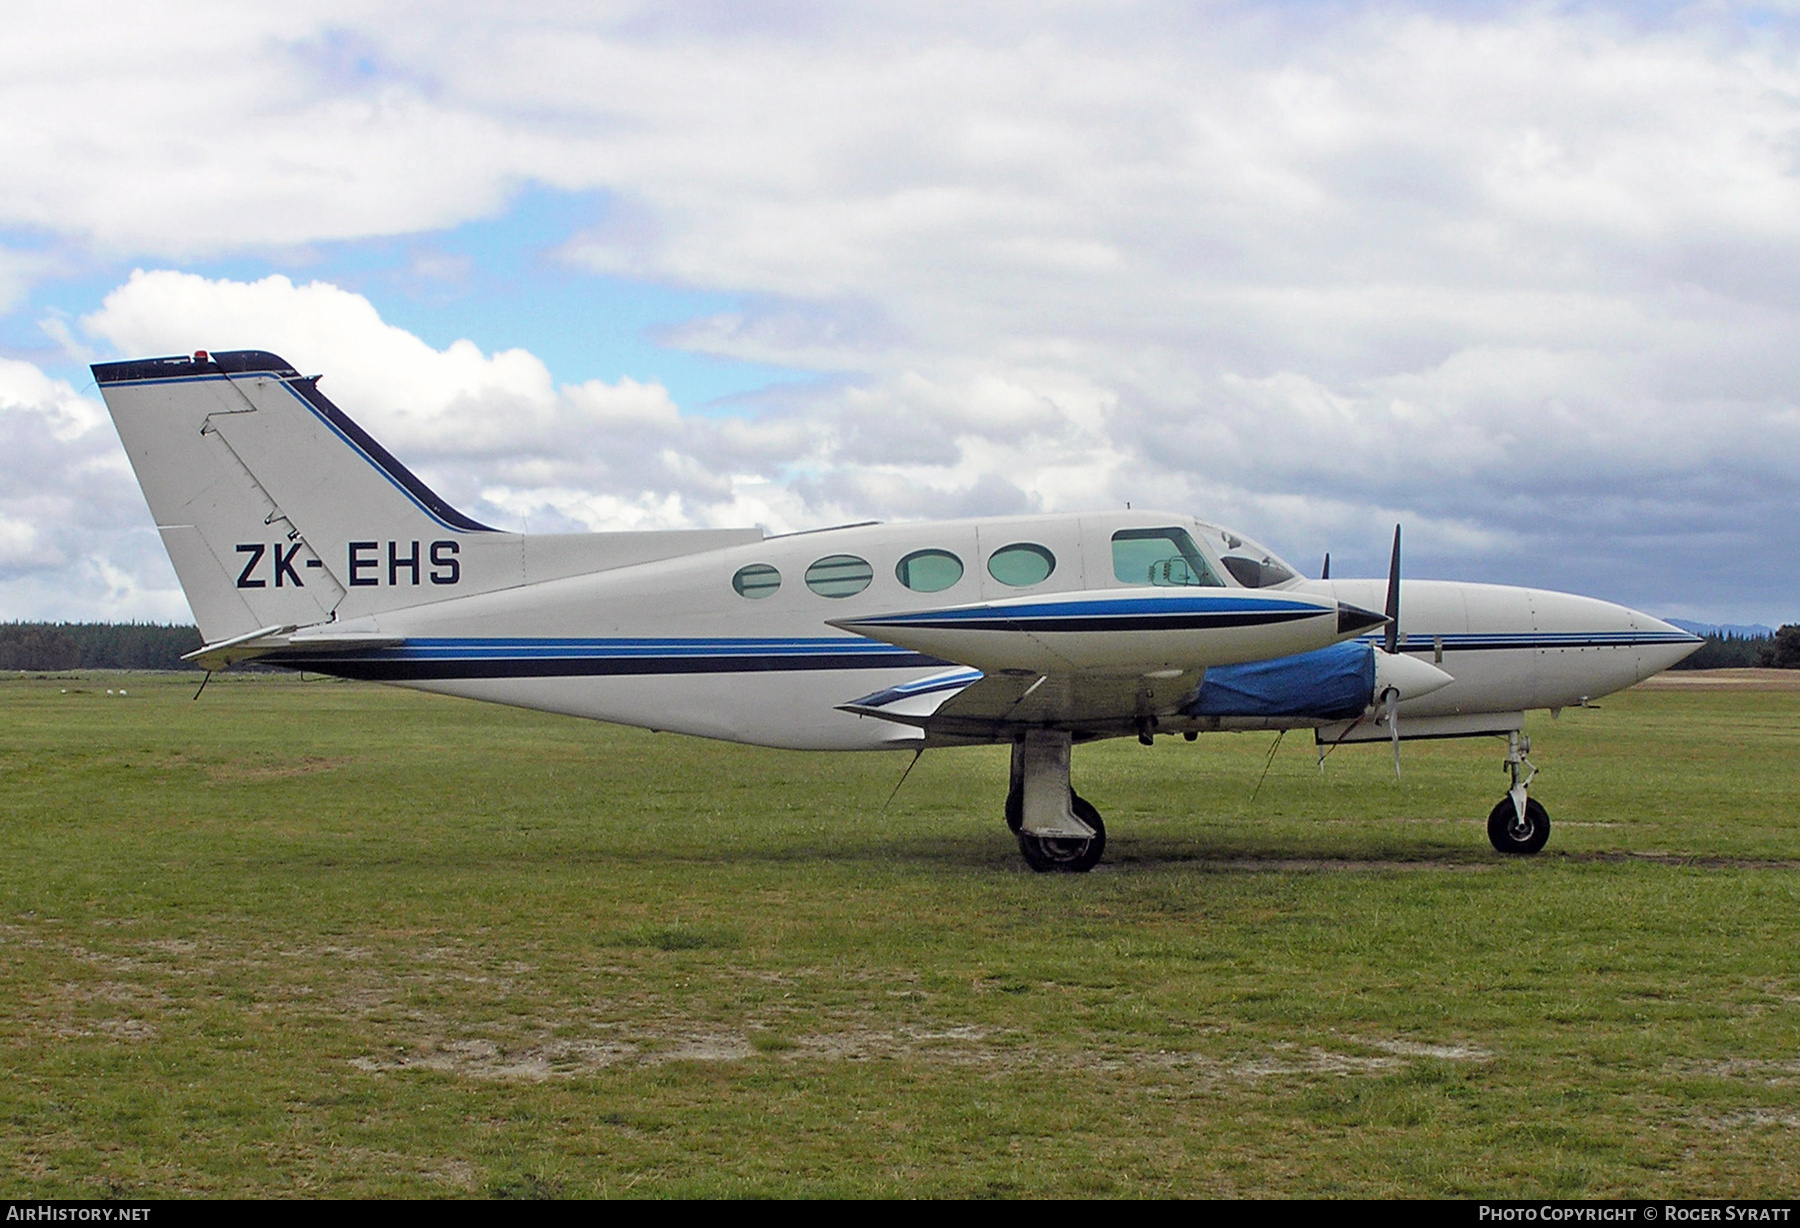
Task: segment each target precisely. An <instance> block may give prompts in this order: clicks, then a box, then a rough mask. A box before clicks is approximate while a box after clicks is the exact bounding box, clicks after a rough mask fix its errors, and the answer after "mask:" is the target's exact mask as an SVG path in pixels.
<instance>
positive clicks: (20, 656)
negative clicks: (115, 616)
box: [0, 623, 200, 670]
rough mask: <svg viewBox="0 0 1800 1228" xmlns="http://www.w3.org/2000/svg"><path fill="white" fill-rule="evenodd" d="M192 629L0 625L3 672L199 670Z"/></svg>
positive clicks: (0, 666)
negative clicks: (187, 655)
mask: <svg viewBox="0 0 1800 1228" xmlns="http://www.w3.org/2000/svg"><path fill="white" fill-rule="evenodd" d="M198 647H200V632H199V631H198V630H197V629H196V628H193V627H165V626H163V625H162V624H160V623H0V670H20V669H23V670H59V669H198V668H199V666H197V665H195V664H194V663H193V662H192V661H183V660H182V659H181V654H182V653H184V652H193V651H194V650H195V649H196V648H198Z"/></svg>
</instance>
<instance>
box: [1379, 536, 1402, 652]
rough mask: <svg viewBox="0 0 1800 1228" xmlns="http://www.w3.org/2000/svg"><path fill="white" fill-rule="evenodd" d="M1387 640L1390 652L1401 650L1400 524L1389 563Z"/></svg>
mask: <svg viewBox="0 0 1800 1228" xmlns="http://www.w3.org/2000/svg"><path fill="white" fill-rule="evenodd" d="M1386 613H1387V619H1388V625H1387V642H1386V643H1385V644H1383V645H1382V647H1383V648H1384V649H1385V650H1386V651H1387V652H1388V653H1390V654H1392V653H1396V652H1399V651H1400V526H1399V525H1395V526H1394V557H1393V559H1392V560H1390V561H1389V563H1388V591H1387V611H1386Z"/></svg>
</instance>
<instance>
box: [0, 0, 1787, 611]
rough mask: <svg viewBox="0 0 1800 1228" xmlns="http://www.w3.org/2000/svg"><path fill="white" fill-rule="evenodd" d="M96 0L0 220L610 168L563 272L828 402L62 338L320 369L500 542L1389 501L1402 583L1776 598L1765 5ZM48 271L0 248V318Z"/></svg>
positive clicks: (150, 245)
mask: <svg viewBox="0 0 1800 1228" xmlns="http://www.w3.org/2000/svg"><path fill="white" fill-rule="evenodd" d="M99 12H100V10H98V9H96V10H95V12H94V13H91V14H89V15H88V16H87V17H85V18H84V17H83V15H82V14H81V13H80V12H79V11H77V12H74V13H71V12H70V10H69V9H68V6H67V5H59V6H55V7H54V8H52V7H50V6H47V5H46V6H27V7H26V8H25V9H24V10H23V11H22V12H21V14H19V15H18V17H17V19H16V20H9V31H8V33H9V37H8V39H7V41H6V43H5V44H4V46H0V67H3V68H5V69H6V71H5V72H3V73H0V114H5V115H9V116H11V117H13V118H12V119H10V120H8V121H6V122H0V159H3V161H0V165H5V166H6V167H7V168H8V169H7V171H6V172H5V173H6V176H7V191H6V192H4V193H0V227H12V228H15V229H18V228H23V229H27V230H33V231H37V232H41V233H47V234H50V235H53V236H56V237H57V239H58V241H59V242H62V243H64V244H65V245H72V246H73V247H79V246H81V245H83V244H86V245H89V246H91V247H92V248H93V249H94V250H97V251H103V252H115V253H130V254H132V256H133V258H137V259H141V260H142V262H143V263H144V264H145V265H146V267H151V266H156V265H167V264H169V263H175V262H179V261H180V260H181V259H182V258H185V257H189V256H200V255H219V254H229V253H233V252H241V251H244V250H249V249H259V250H269V249H273V248H277V247H280V246H283V245H304V244H307V243H317V242H320V241H324V240H330V239H333V238H342V237H360V236H370V235H380V234H419V233H423V232H427V231H430V230H433V229H437V228H442V227H445V226H450V225H454V224H456V223H457V222H460V221H463V220H467V219H471V218H476V217H482V216H491V215H493V214H495V213H496V212H498V211H500V210H501V209H502V207H503V202H504V201H505V200H506V199H507V197H508V194H509V193H511V192H514V191H515V190H516V189H517V188H518V187H519V186H521V185H523V184H527V183H538V184H546V185H551V186H553V187H557V188H565V189H570V190H584V191H587V190H597V191H599V192H601V193H604V194H605V196H606V199H607V200H608V201H609V202H611V203H610V204H609V206H608V209H607V212H606V214H605V216H603V217H600V218H596V219H595V223H594V225H593V226H592V227H591V228H590V229H589V230H588V231H586V232H584V233H583V234H581V235H579V236H577V237H575V238H574V239H573V240H571V241H570V242H568V243H567V244H566V245H565V246H564V248H563V249H562V257H563V258H564V259H565V260H567V261H569V262H570V263H572V264H573V265H575V266H577V267H582V268H587V269H592V270H599V271H604V272H609V273H617V274H624V275H627V276H631V277H641V278H646V279H650V280H653V281H656V282H659V283H675V284H684V285H691V286H698V287H703V288H708V289H720V290H728V291H734V292H738V293H740V294H741V295H742V296H743V301H742V303H741V305H740V307H739V308H737V309H735V310H732V311H728V312H723V313H720V314H718V315H716V316H713V317H710V318H707V319H702V320H695V321H690V322H688V323H687V324H685V325H683V326H681V327H678V328H674V329H671V330H669V332H668V334H667V335H668V337H669V338H670V340H671V341H672V342H674V343H677V344H680V345H683V346H686V347H689V348H692V349H694V350H697V351H701V352H707V353H715V354H720V355H726V356H733V357H740V358H746V359H751V360H754V361H758V362H770V363H777V364H786V365H792V366H798V367H801V368H807V369H812V370H820V371H830V372H833V373H835V375H836V378H835V379H834V381H833V382H831V383H827V384H815V385H805V386H800V387H792V388H778V389H772V390H770V391H769V392H768V393H767V394H766V395H765V396H764V397H763V398H762V399H761V400H760V402H759V403H758V405H757V406H756V411H757V412H755V413H753V414H751V415H750V416H748V417H746V418H743V419H736V420H729V421H722V420H712V419H702V418H697V417H693V416H684V415H682V414H680V413H679V412H678V408H677V407H676V406H675V405H674V403H673V401H672V400H671V399H670V398H669V396H668V394H667V392H666V391H665V390H664V389H663V388H662V387H661V386H660V385H657V384H654V383H640V382H634V381H632V380H624V381H621V382H618V383H593V384H585V385H581V386H578V387H572V386H559V385H558V384H557V383H556V381H555V379H554V378H553V374H552V373H551V372H550V371H549V370H547V369H546V368H545V365H544V364H543V363H542V362H541V361H539V360H538V359H537V358H536V357H535V356H533V355H532V354H531V353H528V352H526V351H525V350H509V351H504V352H501V353H497V354H489V353H483V352H482V351H480V350H479V349H478V348H477V347H476V346H474V345H472V344H469V343H458V344H456V345H452V346H449V347H447V348H444V349H441V350H440V349H435V348H433V347H431V346H429V345H427V344H426V343H425V342H423V341H422V340H420V339H419V338H418V337H416V336H413V335H412V334H410V333H407V332H405V331H404V330H401V329H398V328H395V327H393V326H391V325H389V324H387V323H385V322H383V321H382V320H381V318H380V315H379V312H378V311H377V310H376V309H375V307H374V306H373V305H372V304H370V303H369V302H368V301H367V300H366V299H363V298H361V297H360V296H358V295H355V294H352V293H349V292H347V291H345V290H343V289H341V288H338V287H335V286H331V285H326V284H322V283H313V284H294V283H292V282H290V281H288V280H286V279H284V278H269V279H265V280H262V281H257V282H252V283H233V282H227V281H220V280H208V279H204V278H200V277H195V276H191V275H187V274H182V273H176V272H169V271H160V272H148V273H143V274H140V275H138V276H135V277H134V278H133V279H132V280H131V281H130V282H129V283H128V284H127V285H125V286H123V287H120V288H119V289H118V290H116V291H115V292H114V293H113V294H112V295H110V296H109V297H108V299H107V301H106V302H105V304H103V305H101V306H100V307H99V308H98V310H96V311H95V312H93V313H92V314H90V315H88V316H86V317H85V318H84V320H83V326H84V327H85V328H86V330H87V331H88V334H89V336H91V337H94V338H97V339H101V340H104V341H106V342H108V343H110V344H111V345H113V346H115V347H117V348H118V349H119V350H121V351H126V352H131V353H151V352H175V351H186V350H191V349H195V348H201V347H205V348H231V347H235V346H256V347H261V348H275V349H278V350H280V351H281V352H282V353H283V354H284V355H285V356H286V357H288V358H290V359H291V360H292V361H294V362H296V363H297V364H298V365H300V366H302V367H304V368H306V369H308V370H309V371H311V370H320V371H324V372H325V373H326V376H327V379H326V384H325V387H326V390H327V391H328V393H329V394H330V395H332V396H333V397H334V398H336V399H338V400H340V401H341V402H342V403H344V404H345V405H346V407H347V408H350V409H351V411H352V412H353V413H355V414H357V416H359V417H361V418H363V419H365V420H366V421H367V423H368V425H369V426H370V427H371V429H373V430H375V432H376V433H377V434H378V435H379V436H380V437H381V438H383V440H384V441H385V442H387V443H388V444H389V445H390V446H391V447H393V448H394V449H395V450H396V451H398V452H400V453H402V454H403V455H404V456H406V457H407V458H408V459H409V460H416V461H418V463H419V467H420V468H421V469H422V470H425V471H427V472H428V473H430V474H431V476H432V479H433V480H434V481H437V482H439V483H441V484H442V485H443V486H444V488H445V491H446V493H447V494H449V495H451V496H452V497H453V498H456V499H458V500H461V501H464V502H469V503H471V504H477V505H479V506H480V507H481V508H482V509H484V510H485V511H487V513H488V514H492V515H496V516H502V517H505V516H512V517H515V518H518V519H524V518H526V517H529V518H530V519H531V520H532V523H533V525H534V526H536V525H538V524H539V523H540V522H543V523H555V524H564V525H590V526H593V527H625V526H627V525H636V524H665V523H676V522H686V523H708V524H711V523H719V522H720V518H723V517H727V516H730V517H734V518H738V519H743V518H749V519H761V520H764V521H766V522H768V523H770V524H772V525H774V526H776V527H803V526H805V525H810V524H816V523H821V522H824V521H829V520H832V519H839V518H843V519H855V518H861V517H864V516H867V515H928V514H933V513H938V512H979V511H987V510H1003V509H1004V510H1015V509H1023V508H1028V507H1037V508H1046V509H1052V508H1066V507H1077V506H1095V505H1104V504H1114V503H1117V502H1120V501H1123V500H1125V499H1131V500H1133V501H1134V502H1136V503H1138V504H1139V505H1142V504H1143V503H1144V502H1146V501H1151V500H1154V501H1157V502H1163V503H1172V504H1176V505H1178V506H1183V507H1187V508H1191V509H1192V510H1195V511H1199V512H1201V513H1203V514H1207V515H1211V516H1215V517H1217V518H1219V519H1223V520H1228V521H1231V520H1237V521H1241V523H1242V527H1244V528H1245V529H1247V530H1248V531H1250V532H1252V533H1253V534H1255V535H1257V536H1259V537H1265V538H1267V539H1269V540H1270V542H1271V544H1272V545H1275V546H1276V547H1277V548H1281V549H1286V550H1289V551H1291V552H1292V553H1294V554H1296V555H1305V556H1306V558H1307V559H1310V557H1311V555H1312V554H1313V552H1314V551H1316V550H1318V549H1320V548H1324V547H1330V548H1333V549H1334V550H1335V551H1336V552H1337V553H1338V556H1339V558H1340V560H1345V561H1346V562H1348V561H1350V560H1351V559H1355V558H1356V556H1357V555H1358V554H1359V553H1360V554H1361V556H1362V559H1363V560H1366V562H1367V563H1368V564H1371V565H1379V557H1380V555H1379V551H1380V543H1381V542H1382V540H1383V539H1384V536H1385V530H1384V529H1383V528H1382V522H1384V521H1385V522H1387V523H1389V524H1391V518H1392V517H1396V516H1398V517H1404V518H1405V519H1406V520H1407V521H1408V523H1409V524H1411V525H1414V526H1416V528H1417V531H1416V532H1415V533H1414V534H1413V535H1412V537H1411V539H1410V540H1412V541H1413V542H1414V543H1416V550H1417V553H1416V555H1415V557H1416V558H1417V559H1418V560H1419V562H1420V565H1421V566H1422V567H1425V568H1428V569H1432V570H1437V571H1450V570H1461V571H1462V572H1463V573H1464V574H1469V575H1481V576H1486V577H1490V578H1496V579H1526V580H1534V581H1538V582H1543V583H1558V584H1565V585H1567V586H1569V587H1573V588H1578V589H1584V590H1588V591H1595V592H1597V593H1600V594H1601V595H1607V596H1614V597H1619V598H1622V599H1627V600H1632V601H1636V602H1639V603H1642V604H1649V605H1656V604H1657V602H1658V600H1659V599H1667V600H1674V597H1673V596H1671V594H1674V593H1675V592H1676V590H1677V589H1680V588H1683V587H1684V586H1686V587H1692V588H1710V589H1711V590H1712V591H1715V592H1718V593H1721V594H1723V596H1721V597H1720V598H1719V599H1718V600H1719V603H1720V606H1721V609H1722V611H1724V610H1727V607H1729V609H1730V610H1741V611H1743V612H1744V613H1745V614H1747V615H1748V614H1754V615H1755V616H1758V617H1763V618H1772V617H1782V616H1783V611H1782V610H1781V609H1778V608H1777V607H1778V606H1781V605H1782V603H1786V604H1787V605H1788V606H1790V607H1791V606H1792V605H1793V604H1794V603H1795V602H1796V600H1797V599H1800V589H1797V588H1796V586H1795V585H1794V584H1793V582H1792V581H1790V580H1787V579H1785V578H1782V577H1781V576H1779V575H1778V574H1775V569H1773V568H1772V567H1771V566H1770V565H1769V563H1770V561H1772V560H1774V559H1778V558H1785V557H1791V555H1792V553H1793V550H1794V547H1795V546H1796V544H1800V543H1797V542H1796V540H1795V530H1793V529H1792V528H1789V527H1787V526H1788V525H1789V518H1788V516H1787V514H1786V510H1785V509H1786V508H1787V507H1788V506H1790V505H1791V504H1792V503H1793V501H1794V498H1795V496H1796V495H1797V494H1800V448H1796V447H1795V444H1797V443H1800V439H1797V438H1796V431H1797V429H1800V428H1797V427H1796V412H1795V404H1796V402H1795V394H1794V391H1793V390H1794V389H1795V388H1796V387H1800V359H1797V358H1796V353H1795V349H1794V347H1793V345H1792V341H1791V339H1792V337H1793V335H1794V333H1795V325H1796V323H1800V319H1797V318H1796V317H1797V314H1800V294H1796V291H1795V289H1794V287H1795V286H1796V285H1800V175H1797V174H1796V173H1795V167H1794V159H1793V153H1792V151H1793V149H1794V147H1795V141H1796V137H1797V136H1800V58H1797V56H1796V53H1795V50H1794V46H1795V38H1794V35H1795V33H1796V30H1795V28H1794V26H1793V23H1792V22H1791V21H1790V20H1789V19H1787V18H1785V17H1782V16H1780V15H1777V16H1775V17H1774V18H1768V15H1767V14H1764V15H1763V16H1761V17H1758V18H1757V20H1756V21H1751V20H1749V19H1748V18H1740V17H1739V15H1738V11H1737V10H1735V9H1733V8H1732V7H1730V6H1700V7H1696V8H1692V9H1678V10H1672V11H1670V12H1669V13H1666V14H1662V15H1652V16H1650V17H1642V16H1640V15H1638V14H1637V13H1636V12H1635V11H1633V10H1629V9H1623V8H1621V9H1619V10H1617V11H1609V10H1607V9H1605V8H1603V7H1600V6H1580V7H1575V8H1555V7H1547V6H1541V5H1519V6H1506V5H1501V6H1483V7H1482V8H1480V10H1479V12H1478V13H1477V14H1476V15H1473V16H1466V15H1463V14H1462V13H1461V12H1460V11H1458V10H1456V9H1454V8H1451V9H1445V10H1443V11H1436V10H1433V9H1431V8H1430V7H1408V6H1402V5H1368V6H1342V7H1326V8H1322V9H1321V8H1315V7H1310V6H1301V7H1300V8H1280V7H1277V8H1273V9H1271V8H1268V7H1266V6H1233V5H1222V6H1191V5H1186V4H1174V3H1169V4H1160V3H1146V4H1141V5H1133V6H1128V7H1126V8H1125V9H1123V10H1121V9H1120V8H1119V7H1118V6H1116V5H1083V4H1066V5H1057V6H1052V7H1049V8H1045V7H1042V6H1039V7H1035V8H1032V9H1029V10H1021V9H1018V8H1017V7H1016V6H1007V5H992V6H986V5H980V4H963V5H956V6H919V5H916V4H908V5H889V6H880V5H877V6H867V7H862V8H858V9H857V10H855V11H854V12H850V11H847V10H841V9H839V8H837V7H835V6H810V5H806V4H800V5H782V6H775V7H773V8H763V9H755V8H753V9H745V8H743V7H742V6H737V5H723V4H719V5H706V4H700V5H690V6H682V8H681V10H680V12H679V14H678V15H677V14H674V13H672V12H670V11H667V10H664V9H663V8H661V7H660V6H653V5H638V4H624V3H621V4H616V5H611V6H605V7H598V6H586V7H578V8H577V9H573V10H572V9H569V8H568V7H567V6H563V5H559V4H544V5H538V6H532V5H527V6H524V7H520V6H510V7H507V8H504V9H495V8H492V7H491V6H478V5H461V6H457V5H452V6H448V7H445V6H440V7H438V8H436V9H434V10H433V11H432V13H431V14H430V15H429V17H427V18H425V19H421V17H420V13H419V11H418V10H417V9H416V8H415V7H413V6H410V5H403V4H394V5H385V6H384V5H380V4H368V3H358V4H356V5H349V4H347V3H346V4H322V5H314V6H307V7H306V9H305V11H304V12H299V13H296V12H293V11H285V10H284V11H275V10H268V11H266V12H265V11H260V10H257V9H255V8H250V9H245V8H243V7H242V6H236V5H233V6H230V7H225V6H222V5H219V6H211V7H209V6H207V5H203V4H192V5H184V6H144V7H140V8H138V9H130V10H124V11H121V10H117V9H116V8H115V7H114V6H107V7H106V9H105V10H104V12H105V18H106V20H105V23H104V27H105V30H106V35H105V37H104V38H103V39H102V38H99V37H95V36H94V35H93V34H92V33H91V32H90V31H91V30H92V29H94V28H97V26H98V24H99V23H98V19H97V14H98V13H99ZM27 117H28V118H27ZM39 259H40V258H39V257H36V256H32V255H30V254H29V253H24V254H21V253H17V252H15V253H11V254H4V253H0V298H4V296H5V294H6V293H7V292H8V291H7V290H6V286H7V285H8V284H9V283H8V280H7V279H8V278H9V277H10V278H12V279H13V282H15V283H18V284H23V279H27V278H29V277H31V276H33V275H34V272H33V270H34V269H35V268H36V267H37V266H36V265H33V264H32V261H33V260H39ZM46 267H47V266H46ZM417 271H418V272H419V273H420V274H421V275H432V276H449V277H452V278H461V277H463V276H464V275H465V273H466V268H465V266H462V265H443V264H439V265H433V266H431V268H424V267H421V268H420V269H419V270H417ZM12 293H13V294H14V295H15V297H16V295H17V293H18V291H17V290H14V291H12ZM65 341H68V342H70V343H71V344H74V342H73V339H72V338H65ZM33 395H37V394H33ZM48 395H49V394H45V396H48ZM31 403H32V404H34V405H43V406H48V405H51V404H52V403H56V404H60V403H61V402H58V401H56V398H55V397H54V396H50V397H49V399H48V400H46V399H44V397H39V399H38V400H36V401H33V402H31ZM89 404H90V405H91V402H90V403H89ZM55 412H56V413H62V412H64V411H62V410H57V411H55ZM42 413H43V414H44V415H49V414H51V413H52V411H51V410H49V409H44V410H43V411H42ZM42 420H43V421H44V422H50V421H52V418H51V417H43V418H42ZM55 421H57V422H62V421H63V420H62V419H55ZM76 422H77V419H74V418H71V419H68V423H66V424H65V425H63V426H61V427H55V428H52V429H53V430H54V429H64V430H68V429H73V426H71V425H69V424H73V423H76ZM14 463H15V462H14V461H12V460H8V461H7V462H6V464H8V465H12V464H14ZM10 480H13V481H19V480H22V479H19V478H17V477H15V478H13V479H10ZM471 510H475V508H472V509H471ZM7 514H9V515H14V516H15V517H16V515H17V513H15V512H9V513H7ZM27 523H30V524H32V525H34V526H36V525H38V522H37V521H29V522H27ZM53 539H55V534H54V533H51V532H50V530H49V528H48V527H42V529H41V531H39V529H37V528H34V535H33V537H32V541H34V542H41V541H51V540H53ZM7 540H12V539H11V538H8V539H7ZM50 548H52V547H45V546H42V545H41V544H40V545H33V546H31V547H30V549H31V550H34V551H35V550H40V549H50ZM55 548H57V549H62V547H55ZM20 549H23V548H22V547H21V548H20ZM65 552H66V551H65ZM1346 556H1349V559H1346ZM34 557H35V556H34ZM71 557H72V556H71ZM1457 560H1462V562H1460V563H1459V562H1458V561H1457ZM1303 561H1304V560H1303ZM1683 599H1684V600H1685V599H1686V598H1685V597H1684V598H1683ZM1658 608H1661V607H1660V606H1659V607H1658ZM1727 612H1728V611H1727ZM1788 612H1789V613H1791V610H1790V611H1788Z"/></svg>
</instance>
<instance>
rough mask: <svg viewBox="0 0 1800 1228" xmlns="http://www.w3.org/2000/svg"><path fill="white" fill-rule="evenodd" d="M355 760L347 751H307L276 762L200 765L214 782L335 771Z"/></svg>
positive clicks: (277, 777) (308, 774) (253, 779)
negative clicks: (321, 752)
mask: <svg viewBox="0 0 1800 1228" xmlns="http://www.w3.org/2000/svg"><path fill="white" fill-rule="evenodd" d="M351 762H353V760H352V759H351V758H350V756H348V755H305V756H302V757H301V758H299V759H292V760H287V761H285V762H277V763H206V764H202V765H201V766H202V767H203V768H204V769H205V771H206V774H207V776H208V777H210V778H211V779H212V780H213V781H214V782H216V783H219V784H225V783H228V782H238V781H250V782H255V781H263V780H291V779H293V778H295V777H297V776H312V775H316V774H317V773H319V772H332V771H336V770H337V769H338V768H341V767H343V766H344V765H345V764H347V763H351Z"/></svg>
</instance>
